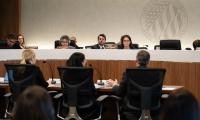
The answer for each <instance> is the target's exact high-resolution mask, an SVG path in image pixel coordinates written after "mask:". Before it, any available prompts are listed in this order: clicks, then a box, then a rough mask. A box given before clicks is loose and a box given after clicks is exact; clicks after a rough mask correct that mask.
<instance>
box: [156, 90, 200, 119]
mask: <svg viewBox="0 0 200 120" xmlns="http://www.w3.org/2000/svg"><path fill="white" fill-rule="evenodd" d="M199 110H200V109H199V104H198V101H197V100H196V98H195V97H194V96H193V95H192V93H190V92H189V91H188V90H184V89H182V90H179V91H177V92H175V93H173V94H171V95H170V96H169V97H168V98H167V99H166V101H165V102H164V106H163V107H162V110H161V113H160V117H159V120H199V119H200V111H199Z"/></svg>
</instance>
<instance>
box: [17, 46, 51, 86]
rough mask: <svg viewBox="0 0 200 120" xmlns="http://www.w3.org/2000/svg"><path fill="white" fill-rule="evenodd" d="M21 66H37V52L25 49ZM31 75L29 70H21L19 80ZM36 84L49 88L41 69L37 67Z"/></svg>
mask: <svg viewBox="0 0 200 120" xmlns="http://www.w3.org/2000/svg"><path fill="white" fill-rule="evenodd" d="M20 63H21V64H35V63H36V55H35V52H34V51H33V50H31V49H25V50H24V51H23V52H22V60H21V62H20ZM29 74H31V73H30V71H28V70H21V71H20V73H19V74H18V75H17V76H18V77H19V78H21V77H25V76H26V75H29ZM36 80H37V81H36V83H37V84H38V85H40V86H43V87H45V88H46V87H47V86H48V83H47V82H46V81H45V79H44V76H43V74H42V72H41V70H40V68H39V67H37V66H36Z"/></svg>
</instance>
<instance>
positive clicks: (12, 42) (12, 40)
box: [6, 33, 21, 49]
mask: <svg viewBox="0 0 200 120" xmlns="http://www.w3.org/2000/svg"><path fill="white" fill-rule="evenodd" d="M6 41H7V49H21V47H20V46H19V42H18V40H17V36H16V35H15V34H13V33H10V34H8V36H7V40H6Z"/></svg>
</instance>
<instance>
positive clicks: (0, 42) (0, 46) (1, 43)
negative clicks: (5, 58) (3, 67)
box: [0, 40, 8, 49]
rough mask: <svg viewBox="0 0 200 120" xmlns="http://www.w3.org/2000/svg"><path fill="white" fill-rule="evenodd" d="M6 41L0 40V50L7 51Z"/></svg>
mask: <svg viewBox="0 0 200 120" xmlns="http://www.w3.org/2000/svg"><path fill="white" fill-rule="evenodd" d="M7 48H8V45H7V41H6V40H0V49H7Z"/></svg>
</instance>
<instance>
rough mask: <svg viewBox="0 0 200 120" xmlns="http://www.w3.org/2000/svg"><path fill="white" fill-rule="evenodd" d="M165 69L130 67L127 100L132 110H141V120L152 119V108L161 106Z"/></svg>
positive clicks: (128, 70)
mask: <svg viewBox="0 0 200 120" xmlns="http://www.w3.org/2000/svg"><path fill="white" fill-rule="evenodd" d="M164 75H165V69H156V68H128V69H127V70H126V77H127V82H128V83H127V85H128V86H127V96H126V98H127V100H128V101H127V102H126V106H127V107H128V108H129V109H130V110H141V111H142V113H141V117H140V119H139V120H151V116H150V110H156V109H158V108H159V107H160V98H161V92H162V85H163V79H164Z"/></svg>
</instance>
